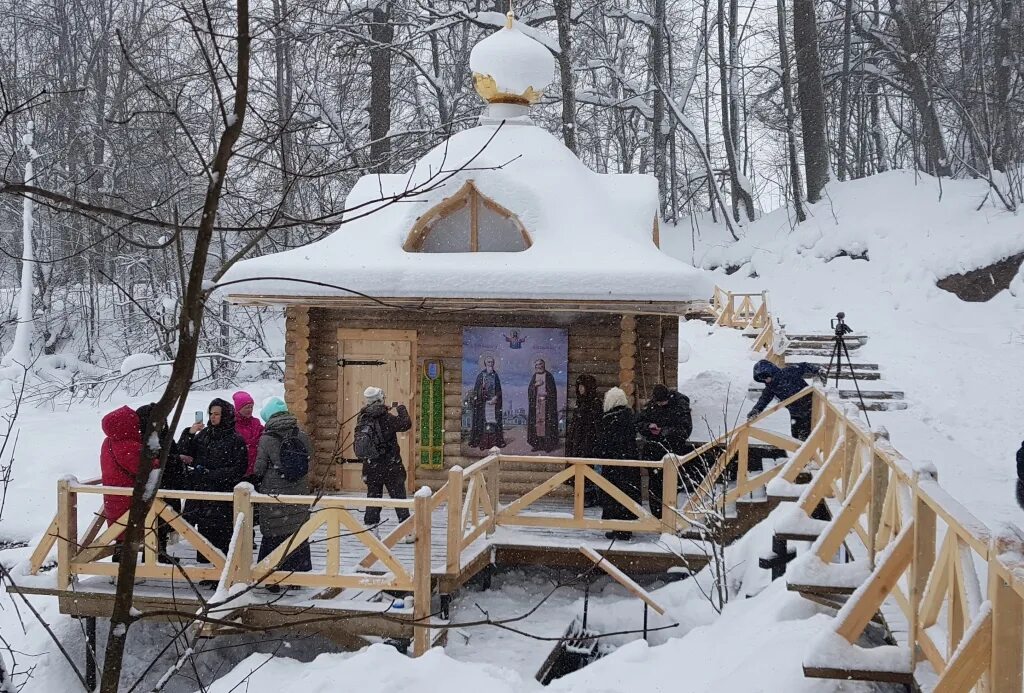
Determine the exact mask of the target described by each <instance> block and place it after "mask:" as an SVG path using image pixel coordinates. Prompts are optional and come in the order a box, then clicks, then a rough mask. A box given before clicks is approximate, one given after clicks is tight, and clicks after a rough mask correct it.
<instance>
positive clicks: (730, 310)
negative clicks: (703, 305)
mask: <svg viewBox="0 0 1024 693" xmlns="http://www.w3.org/2000/svg"><path fill="white" fill-rule="evenodd" d="M758 298H760V299H761V300H760V301H757V300H756V299H758ZM711 313H712V316H713V317H714V318H715V324H716V325H720V326H722V327H735V328H738V329H741V330H747V329H755V330H759V332H758V334H757V337H756V338H755V339H754V343H753V344H752V345H751V347H750V348H751V351H754V352H764V358H766V359H767V360H769V361H771V362H772V363H774V364H775V365H777V366H781V365H783V364H784V363H785V356H784V355H783V354H781V353H778V352H776V351H775V341H776V323H777V318H776V317H775V316H774V315H773V314H772V312H771V309H770V305H769V298H768V292H767V291H762V292H760V293H737V292H733V291H726V290H725V289H722V288H721V287H719V286H715V290H714V294H713V295H712V299H711Z"/></svg>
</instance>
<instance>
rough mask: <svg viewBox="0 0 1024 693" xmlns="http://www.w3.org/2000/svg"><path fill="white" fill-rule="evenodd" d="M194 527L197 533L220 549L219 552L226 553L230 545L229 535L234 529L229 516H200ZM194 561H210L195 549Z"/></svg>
mask: <svg viewBox="0 0 1024 693" xmlns="http://www.w3.org/2000/svg"><path fill="white" fill-rule="evenodd" d="M196 529H198V530H199V533H200V534H202V535H203V538H205V539H206V541H208V542H210V543H211V544H213V545H214V546H216V547H217V548H218V549H220V550H221V553H223V554H224V555H225V556H226V555H227V554H228V549H230V547H231V535H232V534H234V531H235V528H234V527H233V526H232V525H231V517H230V516H229V517H226V518H220V517H209V518H201V519H200V520H199V521H198V522H197V523H196ZM196 562H197V563H209V562H210V561H208V560H207V559H206V558H205V557H204V556H203V555H202V554H201V553H199V552H198V551H197V552H196Z"/></svg>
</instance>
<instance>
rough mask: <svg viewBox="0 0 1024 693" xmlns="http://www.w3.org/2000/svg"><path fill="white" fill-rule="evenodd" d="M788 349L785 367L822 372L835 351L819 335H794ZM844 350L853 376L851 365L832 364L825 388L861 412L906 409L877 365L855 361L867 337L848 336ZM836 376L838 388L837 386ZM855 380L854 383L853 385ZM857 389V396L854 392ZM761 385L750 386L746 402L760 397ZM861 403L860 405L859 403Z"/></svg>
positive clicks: (828, 337) (826, 338)
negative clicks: (803, 366)
mask: <svg viewBox="0 0 1024 693" xmlns="http://www.w3.org/2000/svg"><path fill="white" fill-rule="evenodd" d="M747 336H748V337H751V338H753V337H756V335H754V334H747ZM786 337H787V339H788V345H787V347H786V349H785V351H784V352H783V355H784V356H785V358H786V361H787V362H788V363H798V362H802V361H805V362H807V363H813V364H815V365H819V366H821V367H823V368H825V367H828V366H829V361H830V359H831V357H832V352H833V349H834V347H835V337H834V335H832V334H830V333H818V334H810V333H807V334H793V335H786ZM845 341H846V348H847V349H848V350H849V352H850V360H851V361H852V366H853V369H852V372H851V369H850V365H851V364H848V363H847V362H846V357H845V356H844V357H843V360H842V364H841V368H839V367H837V365H836V363H834V362H833V363H832V364H831V367H830V368H829V370H828V382H827V387H830V388H835V390H836V393H837V394H838V396H839V398H840V399H843V400H848V401H850V402H851V403H852V404H855V405H857V408H858V409H861V410H863V411H896V410H902V409H906V408H907V403H906V401H905V400H904V393H903V392H902V391H901V390H896V389H893V388H891V387H889V386H888V384H887V383H886V382H885V379H884V378H883V377H882V372H881V370H880V368H879V364H877V363H867V362H865V361H861V360H858V359H857V352H858V351H859V350H860V349H861V347H863V346H864V345H865V344H866V343H867V341H868V337H867V335H863V334H850V335H847V336H846V340H845ZM837 376H838V386H837V384H836V383H837ZM854 377H856V379H857V382H856V383H854V380H853V379H854ZM858 386H859V388H860V394H859V396H858V393H857V389H858ZM763 387H764V386H763V385H761V384H760V383H751V386H750V389H749V390H748V392H747V396H748V397H749V398H753V399H756V398H757V397H760V395H761V390H762V389H763ZM861 399H863V400H864V403H863V404H861V402H860V400H861Z"/></svg>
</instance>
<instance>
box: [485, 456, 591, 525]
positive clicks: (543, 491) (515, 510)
mask: <svg viewBox="0 0 1024 693" xmlns="http://www.w3.org/2000/svg"><path fill="white" fill-rule="evenodd" d="M572 475H573V469H572V467H567V468H565V469H563V470H562V471H560V472H559V473H558V474H555V475H554V476H553V477H551V478H550V479H548V480H547V481H545V482H544V483H543V484H541V485H540V486H537V487H536V488H534V489H533V490H532V491H530V492H529V493H527V494H526V495H523V496H520V497H519V498H517V499H516V500H514V501H513V502H512V503H510V504H509V505H506V506H505V507H504V508H502V510H501V514H500V515H499V518H498V524H501V523H502V521H504V520H505V519H506V518H512V517H515V516H516V515H518V514H519V513H521V512H522V511H523V510H525V509H526V508H528V507H530V506H531V505H532V504H533V503H535V502H536V501H538V500H540V499H541V498H543V497H544V496H546V495H547V494H548V493H550V492H551V491H552V490H553V489H555V488H558V487H559V486H561V485H562V484H563V483H565V482H566V481H568V480H569V479H570V478H571V477H572Z"/></svg>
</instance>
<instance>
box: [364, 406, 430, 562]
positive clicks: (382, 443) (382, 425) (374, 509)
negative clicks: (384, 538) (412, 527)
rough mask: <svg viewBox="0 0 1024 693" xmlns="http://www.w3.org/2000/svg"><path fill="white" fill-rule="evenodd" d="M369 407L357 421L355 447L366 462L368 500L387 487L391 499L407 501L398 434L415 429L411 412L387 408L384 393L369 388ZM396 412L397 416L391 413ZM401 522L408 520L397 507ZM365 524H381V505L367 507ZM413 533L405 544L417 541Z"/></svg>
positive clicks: (365, 474)
mask: <svg viewBox="0 0 1024 693" xmlns="http://www.w3.org/2000/svg"><path fill="white" fill-rule="evenodd" d="M363 398H364V400H365V402H366V405H365V406H364V407H363V408H362V409H361V410H360V411H359V416H358V418H357V419H356V432H355V440H354V441H353V447H354V448H355V450H356V455H357V456H359V458H360V459H361V460H362V463H363V482H364V483H365V484H366V495H367V496H368V497H369V498H383V497H384V489H385V488H387V490H388V496H390V497H391V498H405V497H406V496H405V467H404V466H403V465H402V451H401V449H400V448H399V446H398V434H399V433H402V432H403V431H408V430H409V429H410V428H412V419H411V418H410V417H409V410H408V409H406V407H405V405H404V404H399V403H398V402H392V403H391V406H390V407H388V405H386V404H385V403H384V402H385V397H384V390H382V389H381V388H379V387H368V388H366V390H365V391H364V392H363ZM391 410H394V412H395V413H394V414H392V413H391ZM395 514H396V515H398V521H399V522H404V521H405V520H406V519H407V518H408V517H409V511H408V510H406V509H405V508H395ZM363 524H364V525H366V526H367V527H375V526H377V525H379V524H380V506H379V505H377V506H374V505H368V506H366V512H365V513H364V514H363ZM415 540H416V537H415V535H414V534H407V535H406V536H405V541H406V542H410V541H415Z"/></svg>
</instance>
